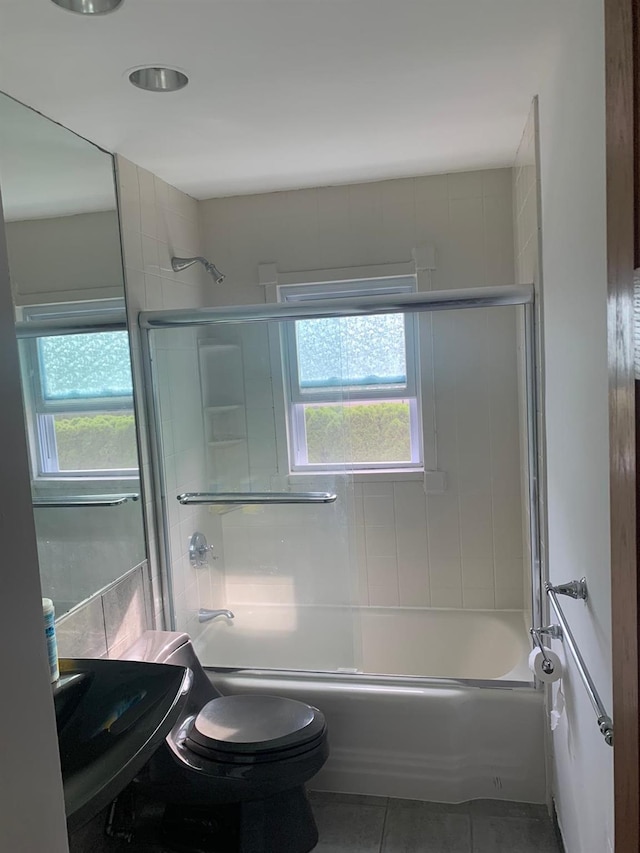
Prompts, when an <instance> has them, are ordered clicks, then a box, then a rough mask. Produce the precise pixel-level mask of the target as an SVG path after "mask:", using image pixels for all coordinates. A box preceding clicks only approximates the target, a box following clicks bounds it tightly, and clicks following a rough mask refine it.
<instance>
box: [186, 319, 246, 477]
mask: <svg viewBox="0 0 640 853" xmlns="http://www.w3.org/2000/svg"><path fill="white" fill-rule="evenodd" d="M226 334H227V336H228V337H227V339H226V340H201V341H199V342H198V354H199V364H200V389H201V395H202V413H203V419H204V432H205V442H206V447H207V450H208V451H209V452H208V453H207V479H208V480H209V481H211V482H214V481H216V482H219V483H220V484H221V488H222V487H224V488H223V491H224V490H233V489H235V488H237V484H238V482H240V481H241V480H242V479H243V478H246V477H247V476H248V471H249V446H248V442H247V438H246V436H247V412H246V405H245V397H244V393H245V392H244V366H243V358H242V355H243V353H242V346H241V344H240V343H239V342H238V343H236V342H235V341H234V339H233V338H232V339H231V340H229V337H230V335H229V333H228V332H226ZM218 451H225V452H218ZM227 451H228V452H227Z"/></svg>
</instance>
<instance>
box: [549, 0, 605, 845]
mask: <svg viewBox="0 0 640 853" xmlns="http://www.w3.org/2000/svg"><path fill="white" fill-rule="evenodd" d="M563 14H564V24H565V31H564V39H563V41H562V44H561V46H560V49H559V51H558V55H557V57H556V60H557V61H556V64H555V67H553V68H552V70H551V74H550V76H549V79H548V80H547V81H546V82H545V83H544V85H543V86H542V87H541V90H540V144H541V162H540V169H541V174H540V178H541V187H542V233H543V288H544V324H545V328H544V333H545V364H546V380H545V393H546V418H547V425H546V443H547V477H548V487H547V506H548V526H549V534H548V535H549V544H548V549H549V550H548V567H549V577H550V579H551V580H552V582H554V583H558V582H561V581H567V580H571V579H572V578H575V577H580V576H581V575H583V574H584V575H586V577H587V582H588V585H589V601H588V602H587V603H583V602H579V601H571V600H569V599H566V600H563V605H564V608H565V612H566V614H567V617H568V619H569V621H570V623H571V625H572V628H573V631H574V634H575V637H576V640H577V643H578V646H579V647H580V648H581V649H582V652H583V655H584V658H585V661H586V663H587V666H588V667H589V669H590V671H591V673H592V676H593V678H594V681H595V683H596V685H597V687H598V689H599V691H600V692H601V695H602V698H603V700H604V702H605V704H606V705H607V707H608V708H611V617H610V538H609V464H608V453H609V448H608V401H607V327H606V298H607V271H606V231H605V227H606V221H605V211H606V207H605V190H606V187H605V94H604V41H603V4H602V2H601V0H571V2H567V3H565V4H564V7H563ZM554 645H555V647H556V649H557V650H558V649H561V646H560V644H559V643H556V644H554ZM563 687H564V692H565V697H566V702H567V712H566V715H565V716H564V718H563V719H562V721H561V723H560V725H559V726H558V729H557V730H556V732H555V733H554V735H553V750H554V759H553V772H554V778H553V793H554V797H555V800H556V804H557V808H558V814H559V820H560V824H561V828H562V832H563V836H564V840H565V844H566V848H567V853H607V851H609V850H610V849H612V848H611V846H610V845H611V840H612V837H613V802H612V801H613V780H612V750H611V749H610V748H609V747H608V746H606V744H605V743H604V740H603V738H602V737H601V735H600V733H599V732H598V728H597V726H596V722H595V716H594V713H593V710H592V708H591V705H590V704H589V701H588V699H587V696H586V693H585V691H584V688H583V687H582V684H581V683H580V681H579V678H578V675H577V673H576V670H575V668H574V666H573V664H572V662H571V661H568V662H567V672H566V675H565V678H564V680H563Z"/></svg>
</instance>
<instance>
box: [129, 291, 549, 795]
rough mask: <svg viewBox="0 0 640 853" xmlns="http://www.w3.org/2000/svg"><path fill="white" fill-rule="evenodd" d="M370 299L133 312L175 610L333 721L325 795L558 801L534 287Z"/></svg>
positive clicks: (232, 659) (246, 678)
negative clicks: (539, 662) (550, 759)
mask: <svg viewBox="0 0 640 853" xmlns="http://www.w3.org/2000/svg"><path fill="white" fill-rule="evenodd" d="M368 284H369V285H371V282H369V283H368ZM377 284H379V285H380V290H379V291H378V292H376V293H375V294H374V295H371V288H370V287H369V290H368V292H367V294H366V295H362V293H360V292H359V291H358V289H357V288H356V287H352V288H351V289H350V290H349V289H344V290H343V292H342V293H341V294H339V295H338V296H337V297H335V298H331V299H320V298H315V295H314V288H313V286H311V288H310V289H309V290H308V291H306V293H308V294H309V296H305V295H303V296H300V291H301V290H302V288H297V289H296V288H292V289H291V293H290V294H287V293H286V292H285V291H287V288H286V287H283V288H281V291H282V292H281V293H280V299H281V301H280V302H277V303H271V304H264V305H259V306H240V307H233V308H208V309H201V310H197V311H190V310H179V311H156V312H144V313H142V314H141V315H140V325H141V327H142V329H143V340H144V342H145V343H144V352H145V360H146V369H147V379H148V380H149V381H148V383H147V385H148V387H149V389H150V390H149V410H148V411H149V418H150V421H151V427H152V429H151V433H152V439H153V445H154V447H153V451H154V452H153V456H154V472H153V474H154V483H155V488H156V489H157V495H156V497H157V501H156V504H157V505H158V506H159V507H160V510H159V518H158V522H159V525H158V527H159V529H160V530H161V531H162V536H161V542H160V543H159V549H160V552H161V562H162V565H163V571H164V577H163V583H164V584H165V592H166V594H165V600H166V617H167V620H168V623H169V625H170V627H172V628H176V629H179V630H187V631H188V632H189V633H190V634H191V636H192V637H193V640H194V644H195V646H196V649H197V651H198V655H199V658H200V660H201V661H202V663H203V665H204V666H205V667H207V668H210V669H212V670H215V671H216V672H215V679H216V684H217V686H218V687H219V688H220V689H222V690H223V692H229V693H242V692H254V693H255V692H263V693H266V694H276V695H280V696H287V697H291V698H296V699H302V700H304V701H307V702H310V703H311V704H314V705H317V706H318V707H319V708H321V709H322V710H323V712H324V713H325V715H326V717H327V720H328V724H329V730H330V741H331V757H330V759H329V761H328V762H327V764H326V766H325V768H324V769H323V770H322V771H321V773H320V774H319V775H318V776H317V777H316V779H315V780H314V787H316V788H317V789H319V790H329V791H331V790H333V791H342V792H354V793H363V794H379V795H388V796H399V797H406V798H415V799H424V800H435V801H446V802H460V801H464V800H469V799H474V798H478V797H486V798H502V799H506V800H520V801H528V802H543V801H544V799H545V766H544V753H545V749H544V725H543V694H542V691H541V690H540V689H539V688H537V687H536V684H535V683H534V681H533V677H532V675H531V673H530V671H529V669H528V667H527V657H528V654H529V650H530V639H529V627H530V626H531V625H532V624H540V612H541V601H540V596H541V585H540V568H539V561H538V513H537V505H536V500H535V482H536V464H537V449H536V435H535V424H536V419H535V399H536V395H535V388H534V380H535V365H534V361H535V360H534V327H533V323H534V321H533V293H532V288H530V287H501V288H477V289H473V290H450V291H444V292H421V293H415V292H414V293H410V292H407V290H408V288H407V287H406V286H405V279H404V278H402V277H400V278H398V279H397V280H396V279H392V278H390V277H387V278H385V279H384V280H381V281H379V282H377ZM372 341H374V342H375V346H377V347H378V349H379V351H380V356H379V364H380V369H379V371H377V372H376V374H375V375H364V376H363V375H362V374H363V373H365V374H366V369H363V368H362V364H363V363H364V362H366V359H367V358H369V359H371V357H372V356H371V353H372V352H373V350H372V346H373V344H372ZM327 365H329V366H328V367H327ZM323 371H324V374H325V375H324V376H323ZM368 405H370V406H371V407H372V408H371V409H369V410H368V411H367V406H368ZM376 407H377V408H376ZM385 407H386V408H385ZM389 407H395V408H389ZM359 418H360V420H359ZM376 418H377V420H376ZM374 422H375V423H376V424H377V427H376V428H377V433H376V434H375V435H374V433H373V432H371V430H372V424H373V423H374ZM367 430H369V432H367ZM381 434H384V435H385V436H387V438H385V439H384V440H385V441H387V445H388V446H391V447H392V449H391V450H389V451H385V450H383V451H380V447H379V446H378V445H379V442H380V439H379V435H381ZM389 436H391V438H389ZM383 444H384V441H383ZM374 445H376V446H377V447H378V449H377V451H375V452H377V454H378V456H377V457H375V458H374V459H373V460H372V459H371V458H367V453H368V448H371V447H372V446H374ZM372 452H373V451H372ZM385 452H388V455H387V457H386V459H385V458H384V453H385ZM381 455H382V457H383V458H382V461H380V457H381ZM354 460H355V461H354ZM196 533H198V534H200V536H199V537H194V534H196ZM219 611H221V612H219Z"/></svg>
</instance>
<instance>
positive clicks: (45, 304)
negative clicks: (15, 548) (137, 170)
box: [0, 94, 145, 616]
mask: <svg viewBox="0 0 640 853" xmlns="http://www.w3.org/2000/svg"><path fill="white" fill-rule="evenodd" d="M0 187H1V189H2V202H3V209H4V218H5V222H6V226H5V227H6V235H7V248H8V254H9V272H10V277H11V286H12V292H13V296H14V302H15V306H16V321H17V324H18V326H17V327H18V337H19V341H20V359H21V368H22V375H23V389H24V400H25V415H26V423H27V430H28V435H29V449H30V457H31V473H32V484H33V488H32V492H33V504H34V518H35V524H36V532H37V538H38V553H39V559H40V572H41V580H42V593H43V595H45V596H47V597H49V598H52V599H53V601H54V604H55V607H56V616H61V615H63V614H64V613H66V612H68V611H69V610H70V609H72V608H73V607H75V606H76V605H78V604H79V603H80V602H82V601H84V600H85V599H87V598H90V597H91V596H92V595H94V594H95V593H96V592H98V591H100V590H102V589H104V588H105V587H107V586H108V585H109V584H111V583H113V582H114V581H115V580H116V579H117V578H119V577H121V576H122V575H123V574H125V573H126V572H127V571H129V570H130V569H132V568H133V567H135V566H137V565H139V564H140V563H141V562H142V561H143V560H144V559H145V537H144V528H143V517H142V500H141V495H140V479H139V464H138V452H137V443H136V426H135V415H134V407H133V392H132V380H131V362H130V354H129V341H128V333H127V330H126V323H125V320H124V318H125V314H124V310H125V304H124V280H123V270H122V256H121V249H120V236H119V227H118V213H117V206H116V191H115V183H114V170H113V158H112V157H111V155H110V154H108V153H106V152H104V151H102V150H100V149H99V148H97V147H96V146H94V145H92V144H91V143H89V142H87V141H86V140H84V139H81V138H80V137H78V136H76V135H75V134H73V133H71V132H70V131H68V130H67V129H65V128H63V127H61V126H60V125H58V124H56V123H55V122H52V121H50V120H49V119H47V118H45V117H44V116H42V115H40V114H39V113H37V112H35V111H34V110H31V109H29V108H28V107H25V106H24V105H22V104H20V103H17V102H16V101H14V100H13V99H11V98H9V97H7V96H6V95H2V94H0Z"/></svg>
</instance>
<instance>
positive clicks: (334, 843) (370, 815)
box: [310, 793, 562, 853]
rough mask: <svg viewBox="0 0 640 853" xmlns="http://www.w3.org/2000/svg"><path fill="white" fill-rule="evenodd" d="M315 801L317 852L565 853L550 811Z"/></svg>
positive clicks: (497, 805)
mask: <svg viewBox="0 0 640 853" xmlns="http://www.w3.org/2000/svg"><path fill="white" fill-rule="evenodd" d="M310 799H311V802H312V805H313V810H314V813H315V815H316V821H317V823H318V830H319V833H320V841H319V843H318V846H317V847H316V851H317V853H562V847H561V846H560V844H559V842H558V840H557V839H556V835H555V831H554V828H553V824H552V822H551V820H550V818H549V816H548V814H547V810H546V808H545V807H544V806H533V805H528V804H526V803H502V802H498V801H494V800H475V801H473V802H470V803H463V804H461V805H446V804H440V803H420V802H415V801H412V800H394V799H389V800H387V799H386V798H384V797H358V796H352V795H347V794H344V795H342V794H316V793H312V794H311V795H310Z"/></svg>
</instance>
